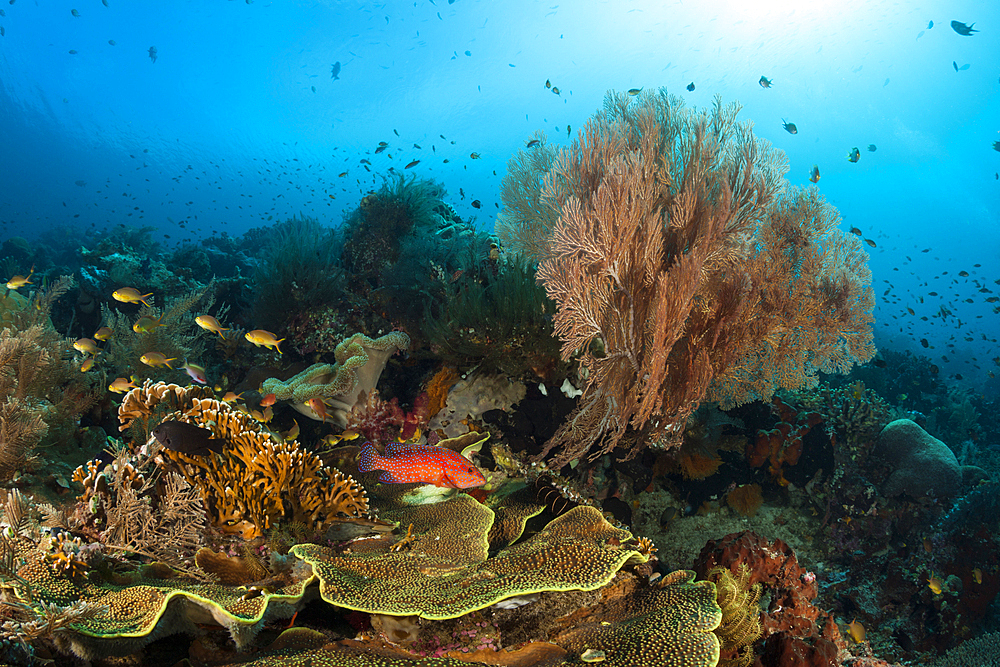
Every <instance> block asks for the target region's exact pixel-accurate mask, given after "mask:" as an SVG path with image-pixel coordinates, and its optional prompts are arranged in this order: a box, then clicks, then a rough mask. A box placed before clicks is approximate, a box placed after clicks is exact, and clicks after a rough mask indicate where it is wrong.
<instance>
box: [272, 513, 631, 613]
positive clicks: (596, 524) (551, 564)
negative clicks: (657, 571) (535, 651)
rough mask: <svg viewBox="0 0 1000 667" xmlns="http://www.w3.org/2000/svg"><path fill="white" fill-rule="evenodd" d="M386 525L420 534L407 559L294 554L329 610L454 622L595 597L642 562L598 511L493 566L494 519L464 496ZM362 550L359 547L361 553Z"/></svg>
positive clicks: (538, 537) (318, 550)
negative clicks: (503, 605)
mask: <svg viewBox="0 0 1000 667" xmlns="http://www.w3.org/2000/svg"><path fill="white" fill-rule="evenodd" d="M381 516H382V518H384V519H386V520H390V521H398V522H399V523H400V525H406V524H409V523H412V524H413V534H415V535H416V536H417V537H416V539H415V540H414V541H413V542H412V544H411V545H410V547H409V548H408V549H405V550H402V551H397V552H391V551H389V550H388V548H387V547H383V545H382V544H381V543H379V545H378V547H377V548H372V549H370V550H369V549H360V548H352V552H351V553H336V552H334V551H333V550H331V549H328V548H325V547H320V546H317V545H313V544H300V545H297V546H295V547H293V548H292V551H291V553H292V554H293V555H295V556H296V557H298V558H301V559H302V560H304V561H306V562H307V563H309V564H310V565H312V566H313V569H314V571H315V572H316V574H317V575H318V576H319V578H320V582H321V584H320V592H321V594H322V596H323V599H324V600H326V601H327V602H329V603H330V604H333V605H336V606H338V607H344V608H347V609H353V610H356V611H364V612H368V613H378V614H391V615H414V616H421V617H422V618H427V619H432V620H443V619H448V618H456V617H458V616H462V615H463V614H467V613H469V612H472V611H475V610H477V609H483V608H484V607H488V606H490V605H492V604H494V603H496V602H499V601H500V600H504V599H506V598H511V597H515V596H519V595H526V594H530V593H537V592H540V591H567V590H593V589H596V588H600V587H601V586H604V585H605V584H607V583H608V582H609V581H611V579H612V578H613V577H614V575H615V573H616V572H617V571H618V570H619V569H621V568H622V567H623V566H624V565H625V564H626V563H628V562H635V563H640V562H645V560H646V557H645V556H642V555H641V554H640V553H639V551H637V550H636V549H635V548H634V547H633V546H631V545H633V544H634V540H633V538H632V534H631V533H629V532H628V531H626V530H621V529H618V528H615V527H614V526H612V525H611V524H609V523H608V522H607V521H606V520H605V519H604V517H603V516H602V515H601V513H600V512H599V511H598V510H597V509H595V508H593V507H584V506H581V507H577V508H574V509H573V510H570V511H569V512H567V513H565V514H563V515H562V516H560V517H558V518H557V519H555V520H553V521H552V522H550V523H549V524H548V525H547V526H546V527H545V528H544V529H543V530H542V531H541V532H539V533H537V534H535V535H533V536H532V537H530V538H528V539H526V540H524V541H522V542H518V543H516V544H514V546H511V547H508V548H506V549H503V550H502V551H500V552H499V553H498V554H496V555H495V556H492V557H488V547H489V544H488V535H489V530H490V528H491V526H492V525H493V520H494V515H493V511H492V510H490V509H489V508H487V507H485V506H484V505H481V504H480V503H478V502H476V501H475V500H474V499H472V498H470V497H469V496H467V495H464V494H463V495H459V496H456V497H454V498H452V499H450V500H448V501H447V502H444V503H438V504H436V505H420V506H416V507H400V508H396V509H392V510H389V511H383V512H382V513H381ZM355 544H356V543H355Z"/></svg>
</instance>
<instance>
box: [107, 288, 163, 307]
mask: <svg viewBox="0 0 1000 667" xmlns="http://www.w3.org/2000/svg"><path fill="white" fill-rule="evenodd" d="M111 296H113V297H114V298H115V301H121V302H122V303H139V302H140V301H141V302H142V303H144V304H145V305H146V306H147V307H149V304H148V303H146V297H147V296H153V293H152V292H150V293H149V294H139V290H137V289H135V288H134V287H122V288H120V289H116V290H115V291H114V292H112V293H111Z"/></svg>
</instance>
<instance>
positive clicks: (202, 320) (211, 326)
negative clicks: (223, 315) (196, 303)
mask: <svg viewBox="0 0 1000 667" xmlns="http://www.w3.org/2000/svg"><path fill="white" fill-rule="evenodd" d="M194 322H195V324H197V325H198V326H200V327H201V328H202V329H205V330H206V331H211V332H213V333H217V334H219V336H220V337H221V338H222V339H223V340H225V338H226V337H225V336H223V335H222V332H223V331H229V329H227V328H225V327H224V326H222V324H221V323H220V322H219V320H217V319H215V318H214V317H212V316H211V315H199V316H198V317H196V318H194Z"/></svg>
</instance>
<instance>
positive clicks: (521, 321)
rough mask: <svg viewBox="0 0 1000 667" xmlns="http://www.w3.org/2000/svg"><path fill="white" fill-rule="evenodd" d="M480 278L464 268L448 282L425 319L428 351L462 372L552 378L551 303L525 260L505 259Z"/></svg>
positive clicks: (554, 359)
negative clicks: (440, 298)
mask: <svg viewBox="0 0 1000 667" xmlns="http://www.w3.org/2000/svg"><path fill="white" fill-rule="evenodd" d="M482 274H483V277H482V278H481V279H479V280H476V279H475V276H474V275H472V274H469V272H464V271H463V273H462V274H461V275H459V276H458V277H457V278H456V279H455V280H454V281H449V283H448V286H449V291H448V293H447V295H446V296H445V297H444V299H443V300H441V302H440V305H439V306H438V307H436V308H431V310H430V311H429V312H428V313H427V316H426V317H425V318H424V320H425V324H424V326H423V331H424V334H425V336H426V337H427V339H428V342H429V343H430V346H431V350H432V351H433V352H434V353H435V354H436V355H437V356H438V357H440V358H441V360H442V361H444V363H446V364H449V365H451V366H455V367H457V368H460V369H462V370H468V369H472V368H475V370H476V371H478V372H482V373H501V374H503V375H506V376H507V377H509V378H511V379H512V380H519V379H526V380H527V379H532V378H536V377H537V378H540V379H542V380H544V381H546V382H550V381H553V380H555V373H556V366H557V364H558V360H559V343H558V341H557V340H556V339H555V338H554V337H553V336H552V315H553V314H554V313H555V304H554V303H553V302H552V301H551V300H549V299H548V298H546V296H545V290H544V289H543V288H542V287H541V286H540V285H539V284H538V283H537V282H536V281H535V270H534V268H533V267H532V266H531V265H530V264H529V263H528V262H527V260H525V259H524V258H521V257H518V256H514V257H513V258H510V257H507V258H505V259H502V260H500V261H498V262H497V265H496V268H495V270H493V271H489V272H482Z"/></svg>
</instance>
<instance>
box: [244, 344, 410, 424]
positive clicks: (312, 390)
mask: <svg viewBox="0 0 1000 667" xmlns="http://www.w3.org/2000/svg"><path fill="white" fill-rule="evenodd" d="M409 347H410V337H409V336H407V335H406V334H405V333H403V332H402V331H393V332H390V333H387V334H386V335H384V336H382V337H380V338H376V339H371V338H369V337H368V336H366V335H364V334H360V333H358V334H354V335H353V336H351V337H350V338H347V339H345V340H344V341H342V342H341V343H340V344H339V345H337V348H336V349H335V350H334V357H335V358H336V363H335V364H333V365H331V364H313V365H312V366H310V367H309V368H307V369H305V370H304V371H302V372H301V373H299V374H298V375H296V376H294V377H292V378H290V379H288V380H285V381H282V380H279V379H277V378H268V379H267V380H264V383H263V385H262V390H263V392H264V393H265V394H274V396H275V398H277V399H278V400H279V401H290V402H291V403H292V407H294V408H295V409H296V410H298V411H299V412H301V413H302V414H304V415H306V416H307V417H309V418H311V419H320V416H319V415H317V414H316V412H315V411H313V409H312V408H310V407H309V406H308V405H306V403H307V402H308V401H310V400H312V399H314V398H319V399H322V400H323V402H324V403H326V405H327V406H328V407H329V408H330V411H329V413H328V416H329V417H330V418H332V419H333V421H335V422H336V423H338V424H340V426H342V427H346V426H347V415H349V414H350V413H351V410H352V409H353V408H354V405H355V404H356V403H357V402H358V397H359V396H360V395H361V393H362V392H365V393H366V394H367V393H369V392H371V390H372V389H374V388H375V385H376V384H378V379H379V377H380V376H381V375H382V369H384V368H385V364H386V362H388V361H389V357H391V356H392V355H393V354H395V353H396V352H399V351H402V350H406V349H408V348H409Z"/></svg>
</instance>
